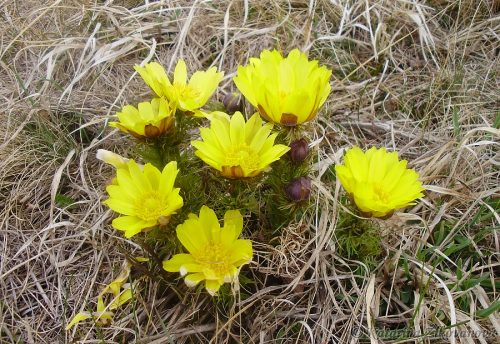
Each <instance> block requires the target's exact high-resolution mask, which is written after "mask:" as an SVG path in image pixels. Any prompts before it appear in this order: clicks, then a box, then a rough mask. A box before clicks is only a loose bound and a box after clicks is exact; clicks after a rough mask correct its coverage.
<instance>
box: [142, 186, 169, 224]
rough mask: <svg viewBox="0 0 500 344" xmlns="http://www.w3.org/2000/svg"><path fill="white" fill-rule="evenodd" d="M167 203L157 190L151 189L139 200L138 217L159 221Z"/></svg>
mask: <svg viewBox="0 0 500 344" xmlns="http://www.w3.org/2000/svg"><path fill="white" fill-rule="evenodd" d="M166 207H167V205H166V204H165V202H163V197H161V195H160V194H159V193H158V192H157V191H151V192H149V193H147V194H145V195H143V196H142V197H140V198H139V199H138V200H137V203H136V205H135V209H136V213H137V217H139V218H141V219H143V220H145V221H157V220H158V219H159V218H160V216H162V212H164V210H165V208H166Z"/></svg>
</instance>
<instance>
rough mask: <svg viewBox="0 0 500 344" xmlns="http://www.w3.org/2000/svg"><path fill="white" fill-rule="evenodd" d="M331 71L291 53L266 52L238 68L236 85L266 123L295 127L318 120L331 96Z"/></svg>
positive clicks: (297, 53)
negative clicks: (321, 108)
mask: <svg viewBox="0 0 500 344" xmlns="http://www.w3.org/2000/svg"><path fill="white" fill-rule="evenodd" d="M331 74H332V71H331V70H329V69H327V68H326V67H324V66H322V67H319V66H318V61H316V60H314V61H308V59H307V56H306V54H304V53H302V52H300V50H298V49H294V50H292V51H291V52H290V53H289V54H288V57H286V58H283V56H282V55H281V54H280V53H279V52H278V51H276V50H273V51H269V50H264V51H262V52H261V54H260V59H258V58H251V59H250V64H248V65H246V66H244V67H243V66H239V67H238V73H237V75H236V76H235V77H234V79H233V80H234V83H235V84H236V86H237V87H238V89H239V90H240V92H241V93H242V94H243V95H244V96H245V98H246V99H247V100H248V102H250V104H252V105H253V106H255V107H256V108H257V109H258V110H259V112H260V114H261V116H262V117H264V119H266V120H267V121H270V122H274V123H281V124H283V125H285V126H295V125H297V124H301V123H304V122H307V121H310V120H312V119H314V118H315V117H316V114H317V112H318V109H319V108H320V107H321V106H322V105H323V103H324V102H325V100H326V98H327V97H328V94H330V90H331V87H330V83H329V79H330V76H331Z"/></svg>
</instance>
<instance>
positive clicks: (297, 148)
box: [288, 139, 309, 164]
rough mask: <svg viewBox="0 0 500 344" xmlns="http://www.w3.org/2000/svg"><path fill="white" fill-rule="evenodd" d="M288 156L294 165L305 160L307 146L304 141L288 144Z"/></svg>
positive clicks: (307, 152) (307, 151)
mask: <svg viewBox="0 0 500 344" xmlns="http://www.w3.org/2000/svg"><path fill="white" fill-rule="evenodd" d="M288 154H289V155H290V160H292V162H293V163H294V164H300V163H301V162H303V161H304V160H306V158H307V155H308V154H309V144H308V143H307V141H306V140H305V139H299V140H295V141H293V142H292V143H290V151H289V152H288Z"/></svg>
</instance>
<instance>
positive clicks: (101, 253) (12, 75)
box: [0, 0, 500, 343]
mask: <svg viewBox="0 0 500 344" xmlns="http://www.w3.org/2000/svg"><path fill="white" fill-rule="evenodd" d="M499 11H500V5H499V3H498V1H482V0H456V1H455V0H428V1H422V2H420V1H410V0H407V1H406V0H355V1H347V0H331V1H326V0H311V1H308V0H307V1H306V0H300V1H299V0H294V1H278V0H274V1H269V2H267V1H243V0H241V1H214V2H203V1H193V2H191V1H161V2H154V1H134V0H116V1H76V0H58V1H53V0H51V1H49V2H45V1H38V0H29V1H13V2H10V1H6V0H3V1H0V18H1V23H2V24H1V26H0V30H1V31H0V80H1V82H0V99H1V104H2V106H1V109H0V116H1V118H0V126H1V131H0V133H1V136H2V137H3V140H2V141H1V143H0V342H2V343H4V342H5V343H64V342H79V343H97V342H106V343H132V342H137V343H205V342H211V343H235V342H243V343H271V342H276V343H352V342H356V341H357V338H356V336H354V335H353V334H355V333H356V328H361V329H362V330H364V331H367V329H373V328H383V327H386V328H399V329H406V330H408V331H409V332H408V333H406V334H405V335H404V336H402V337H401V340H400V341H399V342H436V340H431V339H429V338H428V337H426V336H425V333H428V331H429V328H432V327H444V326H451V329H450V330H449V332H448V334H447V336H446V337H445V338H443V339H442V341H443V342H451V343H454V342H457V343H458V342H460V343H474V342H479V343H494V342H498V340H499V336H500V318H499V317H498V312H493V313H491V314H489V315H488V314H486V316H484V314H481V311H482V310H483V309H485V308H487V307H488V306H490V305H492V304H493V303H494V302H495V301H496V302H498V300H499V290H497V289H496V287H497V285H498V276H499V275H498V272H499V271H500V268H499V259H498V258H499V257H498V254H499V252H500V250H499V245H500V244H499V235H498V225H499V223H500V218H499V215H498V214H497V211H498V192H499V190H500V188H499V173H498V166H499V163H500V162H499V154H498V145H499V143H498V136H499V129H498V128H499V124H500V123H499V121H500V120H499V118H500V112H499V104H500V102H499V100H500V99H499V94H498V86H499V79H498V75H499V74H498V73H499V70H498V66H499V51H500V45H499V32H500V17H499ZM270 47H278V48H280V49H282V50H283V51H288V50H290V49H292V48H294V47H299V48H301V49H306V50H308V51H309V54H310V56H312V57H315V58H318V59H320V60H321V62H322V63H324V64H327V65H328V66H330V67H331V68H332V69H333V70H334V75H335V77H334V78H332V86H333V88H334V92H333V94H332V96H331V97H330V99H329V102H328V103H327V105H326V106H325V108H324V111H323V113H322V115H321V118H320V119H319V120H318V121H317V123H316V125H315V127H314V135H313V137H312V139H316V140H317V144H318V148H319V152H318V155H317V158H316V162H317V170H316V172H315V174H314V185H315V190H316V192H315V199H314V202H313V204H314V207H315V208H316V211H313V212H312V213H313V214H314V215H313V216H310V217H304V218H303V219H302V221H301V223H299V224H296V225H294V226H292V227H291V228H289V229H288V230H287V231H286V233H285V235H283V237H282V238H279V239H277V241H275V242H273V245H269V244H265V243H259V242H256V244H255V251H256V255H255V258H254V263H253V264H252V266H251V269H247V275H248V276H250V273H251V274H253V277H254V278H255V282H256V283H255V285H254V286H252V287H251V289H252V290H253V291H254V292H255V293H254V294H253V295H248V292H247V291H246V290H245V289H246V287H245V286H242V289H241V295H240V294H239V293H237V295H239V296H238V297H237V299H236V301H235V302H230V301H229V300H218V301H214V300H212V299H211V298H209V297H207V296H206V295H205V294H204V293H194V294H193V293H191V292H187V290H185V289H182V288H181V291H180V295H177V294H175V293H173V292H172V291H171V290H170V289H165V287H164V285H163V284H161V283H159V282H158V281H147V282H146V283H143V284H141V287H140V288H139V290H137V293H136V295H135V300H134V302H133V303H132V304H130V305H129V306H128V307H127V308H124V309H122V310H120V311H118V312H117V313H116V315H115V322H114V323H113V324H112V325H111V326H110V327H104V328H96V327H95V326H94V325H92V324H91V323H88V322H87V323H82V324H81V325H79V326H78V327H77V328H76V329H72V330H71V331H68V332H65V331H64V326H65V325H66V323H67V322H68V320H69V319H70V318H71V317H72V316H73V315H74V314H75V313H77V312H79V311H81V310H85V309H87V308H88V307H91V306H92V302H94V301H95V297H96V295H97V294H98V293H99V291H100V289H101V288H102V286H103V285H104V284H106V283H109V281H111V279H112V278H113V276H115V275H116V273H117V270H118V269H119V268H120V265H121V261H122V260H123V255H122V253H121V252H120V249H119V248H120V247H126V248H127V249H128V250H135V251H136V252H137V254H139V249H138V248H137V247H136V246H135V245H134V244H133V243H132V242H130V241H128V240H125V239H124V238H123V237H121V236H120V235H119V233H117V232H115V231H114V230H113V229H112V228H111V227H110V225H109V223H110V218H111V216H112V215H111V212H110V211H108V210H107V209H106V208H105V207H104V206H103V205H101V201H102V199H103V198H104V187H105V185H106V183H107V182H108V181H109V179H110V177H111V170H110V169H108V168H107V167H104V166H102V164H100V163H98V162H97V161H96V159H95V152H96V150H97V149H98V148H106V149H111V150H114V151H116V152H120V153H124V154H127V153H130V148H129V146H130V145H129V141H128V139H127V138H124V137H123V136H121V135H116V134H114V135H111V132H110V130H108V129H107V130H104V129H105V124H106V121H107V120H108V119H109V118H110V116H112V115H113V114H114V112H115V111H116V110H117V109H118V108H119V107H120V106H121V105H123V104H124V103H133V102H137V101H139V100H142V99H145V97H146V96H147V94H148V93H147V92H148V90H147V89H146V87H145V86H144V85H143V84H142V82H141V81H140V80H139V78H138V77H137V76H134V75H133V74H132V71H133V69H132V66H133V65H134V64H136V63H141V62H142V61H147V60H150V59H158V60H160V61H161V62H162V63H163V64H164V65H165V66H166V67H169V68H170V67H172V64H173V63H174V62H175V60H176V59H177V58H179V57H183V58H184V59H186V60H187V61H188V65H189V66H190V68H192V69H195V68H201V67H207V66H209V65H216V66H218V67H219V68H221V69H223V70H225V71H226V77H225V79H224V81H223V86H224V91H228V90H230V89H232V88H234V86H233V84H232V82H231V76H232V75H234V72H235V70H236V66H237V65H238V64H239V63H244V62H245V61H247V59H248V57H250V56H253V55H256V54H258V52H259V51H260V50H261V49H263V48H270ZM222 95H223V94H222V93H221V94H219V95H218V98H219V99H220V98H221V97H222ZM354 143H357V144H360V145H363V146H365V145H379V146H387V147H390V148H394V149H398V150H399V151H400V152H401V154H402V155H403V156H404V157H405V158H407V159H408V160H409V161H411V165H412V166H413V167H415V168H416V169H417V170H419V171H420V173H421V175H422V178H423V180H424V182H425V184H427V185H428V189H429V191H428V193H427V196H426V197H425V199H424V200H422V201H421V202H419V204H418V205H417V206H415V207H414V208H413V209H410V210H409V211H408V212H407V213H406V214H398V215H396V216H395V217H393V218H392V219H391V220H390V221H388V222H385V223H383V224H382V225H383V227H384V228H385V232H386V234H385V235H384V238H383V246H384V259H382V260H381V261H380V262H378V263H379V264H377V265H376V267H375V268H368V267H367V266H365V265H364V264H363V263H362V262H359V261H352V260H347V259H346V258H345V257H342V256H339V255H337V254H336V252H337V241H336V236H335V232H336V229H337V222H338V216H339V215H338V214H339V212H338V211H339V204H338V199H339V195H340V191H341V190H340V187H339V185H338V184H336V183H332V180H333V179H332V175H331V172H330V166H331V165H332V164H334V163H335V162H338V161H339V159H340V157H341V155H342V150H343V149H344V148H345V147H347V146H349V145H351V144H354ZM437 237H440V239H437ZM479 279H481V282H480V283H479ZM483 313H484V312H483ZM481 315H483V316H481ZM457 324H458V325H457ZM455 325H456V326H455ZM460 331H475V332H476V333H479V332H480V331H482V333H483V336H482V337H481V336H480V337H471V336H467V335H463V333H460ZM419 334H422V336H420V337H419ZM378 337H380V338H378V339H377V338H375V336H372V338H371V340H372V343H376V342H377V340H379V341H380V342H397V341H394V340H389V339H387V338H385V339H384V338H382V337H383V336H382V335H381V334H380V333H378ZM365 341H368V342H369V341H370V338H369V337H368V338H365Z"/></svg>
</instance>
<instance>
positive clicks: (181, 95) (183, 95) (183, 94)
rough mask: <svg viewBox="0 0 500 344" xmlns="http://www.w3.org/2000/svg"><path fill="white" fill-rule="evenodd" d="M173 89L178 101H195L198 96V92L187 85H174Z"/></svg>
mask: <svg viewBox="0 0 500 344" xmlns="http://www.w3.org/2000/svg"><path fill="white" fill-rule="evenodd" d="M174 89H175V92H176V94H177V98H178V99H195V98H198V97H199V96H200V92H199V91H198V90H197V89H195V88H193V87H191V86H189V85H178V84H174Z"/></svg>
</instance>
